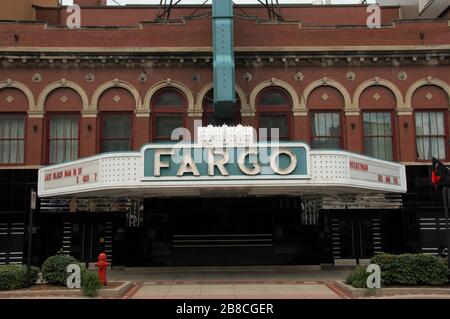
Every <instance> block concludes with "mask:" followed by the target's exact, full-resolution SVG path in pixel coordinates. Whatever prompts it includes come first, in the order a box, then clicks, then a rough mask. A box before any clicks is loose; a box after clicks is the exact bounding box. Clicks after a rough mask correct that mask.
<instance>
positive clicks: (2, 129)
mask: <svg viewBox="0 0 450 319" xmlns="http://www.w3.org/2000/svg"><path fill="white" fill-rule="evenodd" d="M24 136H25V116H23V115H17V114H3V115H0V143H1V149H0V152H1V153H0V154H1V156H0V162H1V163H2V164H20V163H23V153H24V152H25V144H24Z"/></svg>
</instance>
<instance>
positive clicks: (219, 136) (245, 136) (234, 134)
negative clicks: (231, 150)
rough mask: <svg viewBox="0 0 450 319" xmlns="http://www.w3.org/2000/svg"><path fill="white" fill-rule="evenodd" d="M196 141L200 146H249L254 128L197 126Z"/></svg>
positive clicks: (251, 142)
mask: <svg viewBox="0 0 450 319" xmlns="http://www.w3.org/2000/svg"><path fill="white" fill-rule="evenodd" d="M198 142H199V144H200V145H202V146H210V147H224V146H230V147H235V146H238V147H239V146H242V147H244V146H249V145H252V144H253V143H254V128H253V127H251V126H242V125H240V124H239V125H237V126H228V125H223V126H212V125H208V126H206V127H204V126H203V127H199V128H198Z"/></svg>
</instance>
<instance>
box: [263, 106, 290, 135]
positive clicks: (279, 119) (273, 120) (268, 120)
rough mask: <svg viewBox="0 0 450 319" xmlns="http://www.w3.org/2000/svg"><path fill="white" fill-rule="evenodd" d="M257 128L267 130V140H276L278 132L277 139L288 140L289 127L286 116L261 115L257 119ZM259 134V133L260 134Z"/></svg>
mask: <svg viewBox="0 0 450 319" xmlns="http://www.w3.org/2000/svg"><path fill="white" fill-rule="evenodd" d="M259 128H260V129H267V133H266V134H267V138H268V139H272V137H273V138H274V139H275V138H276V135H277V134H276V132H277V130H278V137H279V138H280V139H283V140H286V139H288V138H289V126H288V116H287V114H270V113H266V114H261V115H260V118H259ZM260 133H261V132H260Z"/></svg>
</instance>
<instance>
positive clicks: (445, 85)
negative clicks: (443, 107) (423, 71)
mask: <svg viewBox="0 0 450 319" xmlns="http://www.w3.org/2000/svg"><path fill="white" fill-rule="evenodd" d="M425 85H435V86H438V87H440V88H441V89H443V90H444V91H445V92H446V93H447V96H448V98H449V101H450V86H449V85H448V83H446V82H444V81H442V80H439V79H436V78H433V77H431V76H429V77H427V78H425V79H421V80H418V81H416V82H414V83H413V84H412V85H411V86H410V87H409V89H408V91H407V92H406V97H405V109H409V110H412V97H413V95H414V92H416V90H417V89H418V88H420V87H422V86H425ZM449 104H450V103H449ZM448 107H449V108H450V105H449V106H448Z"/></svg>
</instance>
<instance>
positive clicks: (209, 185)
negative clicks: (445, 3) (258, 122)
mask: <svg viewBox="0 0 450 319" xmlns="http://www.w3.org/2000/svg"><path fill="white" fill-rule="evenodd" d="M38 184H39V187H38V195H39V196H41V197H47V196H72V197H73V196H133V197H136V196H138V197H161V196H164V197H173V196H207V195H212V196H229V195H243V196H244V195H245V196H247V195H267V194H270V195H277V194H278V195H301V194H340V193H361V192H368V193H370V192H372V193H380V192H385V193H389V192H393V193H403V192H406V178H405V167H404V166H403V165H401V164H398V163H393V162H387V161H381V160H378V159H374V158H370V157H367V156H363V155H359V154H354V153H350V152H346V151H339V150H317V151H316V150H310V148H309V146H308V145H307V144H304V143H301V142H288V143H279V144H278V143H274V144H271V143H255V144H253V145H251V146H250V147H223V148H222V147H208V146H204V145H199V144H170V143H167V144H150V145H146V146H144V147H143V148H142V149H141V151H140V152H117V153H105V154H99V155H96V156H94V157H89V158H84V159H79V160H76V161H72V162H68V163H62V164H57V165H52V166H48V167H44V168H41V169H40V170H39V183H38Z"/></svg>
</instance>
